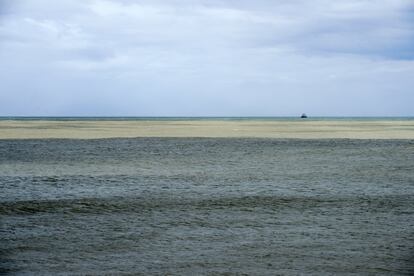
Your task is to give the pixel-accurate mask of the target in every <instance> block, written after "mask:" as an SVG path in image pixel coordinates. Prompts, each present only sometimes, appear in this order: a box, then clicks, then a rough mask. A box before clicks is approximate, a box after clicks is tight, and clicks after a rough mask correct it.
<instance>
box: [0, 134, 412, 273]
mask: <svg viewBox="0 0 414 276" xmlns="http://www.w3.org/2000/svg"><path fill="white" fill-rule="evenodd" d="M0 184H1V186H0V187H1V193H0V216H1V225H0V239H1V243H0V250H1V252H0V253H1V260H0V269H1V272H3V273H10V274H39V275H48V274H49V275H58V274H65V275H66V274H79V275H84V274H88V275H102V274H122V273H135V274H142V275H149V274H155V275H159V274H161V275H166V274H173V275H198V274H226V273H227V274H226V275H233V274H249V275H275V274H282V275H297V274H304V275H333V274H353V273H354V274H359V275H410V273H412V272H413V271H414V266H413V256H414V255H413V253H414V141H412V140H293V139H291V140H271V139H230V138H225V139H207V138H206V139H204V138H197V139H195V138H137V139H102V140H20V141H19V140H3V141H0Z"/></svg>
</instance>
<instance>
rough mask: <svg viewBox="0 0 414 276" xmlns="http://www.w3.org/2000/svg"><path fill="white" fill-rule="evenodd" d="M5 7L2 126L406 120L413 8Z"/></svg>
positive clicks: (413, 65)
mask: <svg viewBox="0 0 414 276" xmlns="http://www.w3.org/2000/svg"><path fill="white" fill-rule="evenodd" d="M0 3H2V4H0V82H1V88H0V113H1V114H0V115H3V116H11V115H67V116H69V115H78V116H86V115H91V116H93V115H97V116H99V115H106V116H289V115H297V114H299V113H302V112H307V113H310V114H313V115H321V116H326V115H331V116H340V115H353V116H412V115H414V114H413V109H412V107H411V105H410V103H412V102H414V95H413V92H412V88H413V87H414V78H413V76H414V5H413V4H412V2H411V1H409V0H407V1H402V0H371V1H364V0H346V1H345V0H343V1H328V0H316V1H305V0H293V1H284V0H279V1H270V0H259V1H247V0H241V1H240V0H239V1H233V0H227V1H218V0H217V1H215V0H213V1H211V0H210V1H207V0H206V1H201V0H182V1H177V0H174V1H157V0H155V1H128V0H124V1H109V0H108V1H69V0H61V1H50V0H49V1H48V0H36V1H35V0H33V1H30V0H26V1H22V0H17V1H7V0H6V1H2V2H0Z"/></svg>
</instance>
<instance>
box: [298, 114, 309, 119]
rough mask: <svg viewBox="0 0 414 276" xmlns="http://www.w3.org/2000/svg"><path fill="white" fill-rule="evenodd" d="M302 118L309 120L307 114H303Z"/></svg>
mask: <svg viewBox="0 0 414 276" xmlns="http://www.w3.org/2000/svg"><path fill="white" fill-rule="evenodd" d="M300 117H301V118H308V116H307V115H306V114H305V113H302V116H300Z"/></svg>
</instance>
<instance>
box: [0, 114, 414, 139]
mask: <svg viewBox="0 0 414 276" xmlns="http://www.w3.org/2000/svg"><path fill="white" fill-rule="evenodd" d="M84 118H85V117H84ZM134 137H206V138H207V137H211V138H215V137H217V138H220V137H221V138H226V137H228V138H279V139H289V138H294V139H414V119H408V118H407V119H396V118H395V119H394V118H392V119H383V118H369V119H361V118H359V119H352V118H351V119H346V118H343V119H333V118H331V119H319V120H318V119H314V118H310V119H300V118H285V119H261V118H244V119H217V118H205V119H199V120H197V119H192V120H189V119H187V120H185V119H184V118H183V119H179V120H177V119H173V118H170V119H164V120H163V119H155V118H153V119H147V120H146V119H144V118H143V117H141V119H136V120H133V119H127V120H122V119H120V120H111V119H94V118H90V117H89V118H87V119H86V118H85V119H80V120H79V119H76V120H75V119H72V120H69V119H66V120H53V119H50V118H43V119H36V120H30V119H27V120H12V119H8V120H5V119H2V120H0V139H50V138H57V139H60V138H61V139H65V138H68V139H101V138H134Z"/></svg>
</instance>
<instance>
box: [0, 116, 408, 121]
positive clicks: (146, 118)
mask: <svg viewBox="0 0 414 276" xmlns="http://www.w3.org/2000/svg"><path fill="white" fill-rule="evenodd" d="M8 120H16V121H38V120H42V121H43V120H44V121H206V120H207V121H208V120H218V121H222V120H223V121H233V120H234V121H244V120H259V121H261V120H263V121H286V120H295V121H296V120H299V121H302V120H308V121H348V120H351V121H354V120H357V121H365V120H368V121H372V120H392V121H394V120H403V121H405V120H414V116H309V117H308V118H306V119H304V118H300V116H188V117H187V116H0V121H8Z"/></svg>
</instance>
